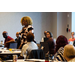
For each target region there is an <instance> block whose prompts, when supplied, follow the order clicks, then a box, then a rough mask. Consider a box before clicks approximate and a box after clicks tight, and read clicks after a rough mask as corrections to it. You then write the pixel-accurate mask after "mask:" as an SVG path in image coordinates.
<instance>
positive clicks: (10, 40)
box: [2, 31, 15, 48]
mask: <svg viewBox="0 0 75 75" xmlns="http://www.w3.org/2000/svg"><path fill="white" fill-rule="evenodd" d="M2 35H3V37H4V38H5V41H4V47H7V48H9V45H10V43H11V42H14V41H15V40H14V39H13V38H11V37H10V36H8V33H7V32H6V31H4V32H3V33H2Z"/></svg>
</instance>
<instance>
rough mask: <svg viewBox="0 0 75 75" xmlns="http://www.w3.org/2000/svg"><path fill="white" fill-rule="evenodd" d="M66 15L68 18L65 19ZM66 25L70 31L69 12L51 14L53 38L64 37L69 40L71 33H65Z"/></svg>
mask: <svg viewBox="0 0 75 75" xmlns="http://www.w3.org/2000/svg"><path fill="white" fill-rule="evenodd" d="M68 14H69V17H67V15H68ZM67 24H69V29H71V12H53V13H52V25H51V32H52V33H53V35H54V36H53V37H54V38H57V37H58V36H60V35H64V36H66V38H67V39H69V38H70V37H71V31H70V32H68V33H67V32H66V28H67Z"/></svg>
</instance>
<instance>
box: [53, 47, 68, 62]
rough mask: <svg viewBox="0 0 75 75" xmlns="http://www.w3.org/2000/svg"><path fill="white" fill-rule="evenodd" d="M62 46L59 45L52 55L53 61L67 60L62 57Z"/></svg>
mask: <svg viewBox="0 0 75 75" xmlns="http://www.w3.org/2000/svg"><path fill="white" fill-rule="evenodd" d="M63 52H64V48H63V47H60V48H59V50H58V51H57V52H56V54H55V55H54V61H62V62H66V61H67V60H66V59H65V58H64V57H63Z"/></svg>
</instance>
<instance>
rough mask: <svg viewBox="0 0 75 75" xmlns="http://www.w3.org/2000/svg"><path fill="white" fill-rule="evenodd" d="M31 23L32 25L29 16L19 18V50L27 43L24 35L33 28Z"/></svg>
mask: <svg viewBox="0 0 75 75" xmlns="http://www.w3.org/2000/svg"><path fill="white" fill-rule="evenodd" d="M32 23H33V22H32V19H31V18H30V17H29V16H25V17H22V18H21V24H22V26H23V28H22V30H21V31H20V32H19V34H20V35H21V44H20V46H19V49H20V48H22V46H23V45H24V44H26V43H27V39H26V35H27V33H28V30H29V29H31V28H33V27H32Z"/></svg>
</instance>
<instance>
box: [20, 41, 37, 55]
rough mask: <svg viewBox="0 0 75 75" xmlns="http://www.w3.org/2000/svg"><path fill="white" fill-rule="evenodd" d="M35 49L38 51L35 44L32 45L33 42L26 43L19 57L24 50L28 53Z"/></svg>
mask: <svg viewBox="0 0 75 75" xmlns="http://www.w3.org/2000/svg"><path fill="white" fill-rule="evenodd" d="M35 49H38V46H37V44H36V43H34V42H27V44H25V45H24V46H23V47H22V51H21V54H20V56H23V52H24V53H25V52H26V50H28V51H30V50H35Z"/></svg>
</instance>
